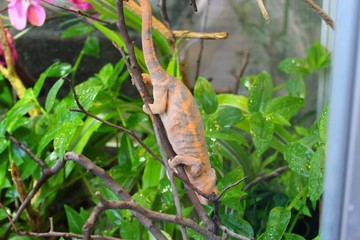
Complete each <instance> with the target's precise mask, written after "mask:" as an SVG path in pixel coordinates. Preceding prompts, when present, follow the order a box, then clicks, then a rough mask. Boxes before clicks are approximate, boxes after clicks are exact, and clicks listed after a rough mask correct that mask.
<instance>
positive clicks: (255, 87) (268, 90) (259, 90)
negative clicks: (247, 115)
mask: <svg viewBox="0 0 360 240" xmlns="http://www.w3.org/2000/svg"><path fill="white" fill-rule="evenodd" d="M272 94H273V83H272V79H271V77H270V75H269V74H268V73H267V72H262V73H260V74H259V75H257V76H256V78H255V79H254V81H253V84H252V86H251V88H250V89H249V102H248V104H249V111H250V112H262V110H263V108H264V107H265V105H266V104H267V103H268V102H269V101H270V99H271V97H272Z"/></svg>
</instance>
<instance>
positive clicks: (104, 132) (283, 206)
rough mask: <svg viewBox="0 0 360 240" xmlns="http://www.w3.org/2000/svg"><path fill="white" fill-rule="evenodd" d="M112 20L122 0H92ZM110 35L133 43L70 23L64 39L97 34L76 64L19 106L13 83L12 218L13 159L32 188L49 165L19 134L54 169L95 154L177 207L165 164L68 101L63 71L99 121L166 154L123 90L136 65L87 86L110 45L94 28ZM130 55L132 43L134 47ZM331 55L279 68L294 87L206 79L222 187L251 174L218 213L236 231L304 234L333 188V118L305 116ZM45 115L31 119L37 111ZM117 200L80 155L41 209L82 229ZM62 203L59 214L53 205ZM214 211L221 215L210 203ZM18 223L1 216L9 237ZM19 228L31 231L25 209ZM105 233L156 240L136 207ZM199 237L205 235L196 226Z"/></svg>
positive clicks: (49, 189) (157, 201)
mask: <svg viewBox="0 0 360 240" xmlns="http://www.w3.org/2000/svg"><path fill="white" fill-rule="evenodd" d="M89 2H90V3H92V4H93V6H94V8H95V10H96V11H97V12H98V13H99V14H100V15H101V17H103V18H105V19H110V20H115V19H116V18H117V15H116V8H115V1H114V0H110V1H108V0H89ZM125 17H126V19H127V24H128V26H130V27H132V28H133V29H135V30H137V31H140V19H139V17H137V16H135V14H133V13H132V12H130V11H129V10H126V16H125ZM95 31H99V32H101V33H102V34H104V35H105V36H106V37H107V38H108V39H109V40H110V41H114V42H115V43H116V44H117V45H119V46H122V47H124V46H125V44H124V41H123V39H122V37H121V36H120V35H119V34H118V33H117V31H115V30H114V29H111V28H110V27H108V26H105V25H103V24H101V23H99V22H95V21H91V20H89V22H88V23H86V24H85V23H78V22H76V23H75V24H73V25H71V26H69V27H68V28H67V29H66V30H65V31H64V32H63V33H62V36H61V37H62V39H65V38H70V37H75V36H86V38H85V39H84V44H83V48H82V49H81V51H80V54H79V56H78V57H77V59H76V61H75V63H74V64H69V63H60V62H57V63H54V64H52V65H51V66H49V67H48V68H47V69H46V70H45V71H44V72H43V73H42V74H41V75H40V77H39V79H38V81H37V82H36V84H35V86H34V87H33V88H29V89H27V91H26V93H25V96H24V97H23V98H22V99H20V100H19V101H17V102H13V99H12V95H11V90H10V88H9V87H8V86H5V83H4V79H3V78H2V77H1V78H0V85H1V86H4V88H3V90H2V91H1V93H0V103H1V109H0V111H1V115H2V116H1V122H0V156H1V159H2V160H1V161H0V196H1V202H2V204H3V205H4V206H5V208H6V209H7V210H9V212H10V213H11V214H13V213H14V211H15V208H14V206H16V205H17V204H18V203H17V202H16V201H15V200H14V199H16V198H17V197H18V196H17V194H18V193H17V189H16V188H15V186H14V185H13V183H12V182H11V175H10V173H9V171H8V169H9V168H11V164H12V163H15V164H16V165H17V167H18V168H19V172H20V175H21V176H20V177H21V179H22V181H23V183H24V184H25V188H26V189H27V190H29V189H32V188H33V186H34V185H35V184H36V182H38V180H39V178H40V176H41V174H42V173H41V169H40V167H39V166H38V165H37V164H36V162H35V161H33V160H32V159H31V158H30V157H29V156H28V155H27V154H25V153H24V151H22V150H20V149H19V148H18V147H17V146H16V145H14V144H13V143H11V141H10V140H9V138H8V134H10V135H12V136H14V137H16V139H18V140H19V141H20V142H21V143H23V144H24V145H25V146H27V147H28V149H29V150H31V151H32V152H34V153H35V155H36V156H37V157H39V158H41V159H44V160H45V163H46V164H47V165H48V166H50V167H51V166H53V165H54V164H55V163H56V162H57V161H60V160H61V159H63V156H64V153H65V152H67V151H75V152H77V153H81V154H84V155H85V156H87V157H88V158H90V159H91V160H92V161H94V163H95V164H97V165H98V166H100V167H102V168H104V169H105V170H106V171H107V172H108V173H109V174H110V175H111V177H112V178H113V179H114V180H115V181H117V182H118V183H119V184H120V185H121V186H122V187H123V188H125V189H126V190H128V191H129V192H130V193H131V194H132V197H133V199H134V200H135V201H136V202H137V203H139V204H140V205H142V206H144V207H146V208H148V209H151V210H153V211H159V212H164V213H169V214H176V211H175V206H174V200H173V195H172V189H171V186H170V183H169V181H168V179H167V176H166V173H165V170H164V168H163V167H162V165H161V164H160V163H159V162H158V161H157V160H155V159H154V158H153V156H152V155H151V154H149V153H148V152H147V151H146V150H145V149H144V148H143V147H142V146H141V145H140V144H138V143H137V142H136V141H135V140H134V138H132V137H130V136H129V135H127V134H125V133H123V132H119V131H117V130H115V129H113V128H111V127H110V126H108V125H106V124H104V123H102V122H99V121H97V120H95V119H94V118H91V117H88V116H85V114H83V113H79V112H76V111H70V109H72V108H78V106H77V104H76V101H75V97H74V93H73V92H69V93H68V94H67V95H66V96H65V97H63V98H59V97H58V95H59V94H58V93H59V91H60V90H61V89H62V88H63V87H64V85H66V84H65V83H66V82H65V79H64V78H63V77H67V76H70V77H71V80H72V81H73V84H74V85H75V92H76V96H77V97H78V100H79V102H80V103H81V105H82V107H83V108H84V109H85V110H87V111H89V112H91V113H92V114H94V115H96V116H97V117H99V118H102V119H104V120H107V121H109V122H111V123H113V124H117V125H121V126H123V127H125V128H127V129H129V130H131V131H133V132H134V133H136V134H137V136H141V138H142V141H143V142H144V143H145V144H146V145H147V146H148V147H149V148H150V149H151V150H152V151H154V152H155V153H156V154H157V155H159V156H160V152H159V149H158V145H157V141H156V139H155V135H154V132H153V130H152V125H151V121H150V119H149V117H148V116H147V115H146V114H145V113H143V111H142V102H141V101H140V100H139V99H135V98H132V97H129V96H125V95H123V94H121V93H120V90H123V89H122V86H123V83H124V82H125V81H127V80H128V79H129V73H128V72H127V71H126V70H125V61H124V60H120V61H119V62H117V63H116V64H115V65H113V64H110V63H108V64H105V65H104V66H103V67H102V68H101V69H100V70H99V72H97V73H95V74H94V75H93V76H92V77H90V78H89V79H87V80H85V81H84V82H82V83H77V82H76V81H75V79H76V77H75V76H76V73H77V70H78V69H79V66H81V64H82V59H83V57H84V56H90V57H99V55H100V43H99V40H98V38H97V37H96V36H95V35H94V34H93V33H95ZM154 39H155V42H156V43H157V44H158V45H159V46H160V52H161V53H162V55H163V56H166V55H168V54H169V53H170V50H169V46H168V43H167V42H166V41H165V40H164V37H163V36H161V34H159V33H157V32H155V33H154ZM164 43H165V44H164ZM125 50H126V49H125ZM135 54H136V57H137V59H138V61H139V63H140V66H141V67H142V68H143V70H144V71H146V69H145V62H144V59H143V53H142V52H141V50H140V49H138V48H135ZM162 62H164V63H165V64H164V65H166V66H167V71H168V72H170V73H171V74H173V75H176V76H177V77H178V78H180V79H181V71H180V67H179V56H178V54H177V52H175V53H174V54H173V55H172V58H171V59H170V61H167V58H166V57H164V58H163V59H162ZM329 62H330V55H329V54H328V53H327V51H326V49H325V48H324V47H322V46H321V45H320V44H318V43H314V44H313V45H312V46H311V47H310V48H309V49H308V50H307V56H306V58H289V59H285V60H283V61H281V62H280V63H279V66H278V67H279V69H280V70H281V71H282V72H284V73H285V74H288V75H289V78H288V80H287V81H286V83H285V84H283V85H280V86H274V82H273V79H272V77H271V76H270V74H269V73H267V72H261V73H259V74H257V75H253V76H247V77H244V78H242V79H241V80H240V81H241V83H242V84H243V86H244V88H245V89H246V90H247V91H248V94H247V96H240V95H234V94H216V92H215V90H214V89H213V87H212V85H211V83H210V82H209V81H208V80H207V79H206V78H204V77H199V78H198V79H197V81H196V84H195V87H194V97H195V100H196V102H197V104H198V106H199V108H200V111H201V113H202V117H203V120H204V126H205V134H206V137H207V143H208V149H209V155H210V160H211V163H212V166H213V167H214V168H215V169H216V172H217V178H218V183H217V186H218V188H219V191H221V190H223V189H225V188H226V187H227V186H229V185H231V184H233V183H234V182H236V181H238V180H240V179H242V178H244V177H245V176H246V177H247V179H246V180H245V181H244V182H242V183H240V184H238V185H237V186H235V187H232V188H231V189H229V190H227V191H226V192H225V194H224V195H223V196H222V198H221V205H220V208H219V217H220V219H221V221H222V223H223V224H224V225H225V226H226V227H228V228H229V229H231V230H233V231H234V232H236V233H239V234H242V235H244V236H246V237H248V238H257V239H303V238H302V237H301V236H299V235H296V234H295V233H293V228H294V226H295V224H296V223H297V222H298V221H300V220H301V217H302V216H311V213H310V210H313V208H314V207H315V206H316V205H317V204H318V201H319V199H320V198H321V194H322V191H323V174H324V164H325V163H324V160H325V149H326V129H327V114H328V108H327V107H326V108H325V110H324V112H323V114H322V115H321V117H320V118H319V120H316V121H315V122H314V124H313V125H312V126H310V127H309V126H304V125H301V122H299V121H298V119H297V118H296V117H298V116H299V115H300V113H299V112H300V110H301V109H302V107H303V104H304V98H305V95H306V84H305V83H306V77H308V76H309V75H311V74H314V73H316V72H317V71H319V70H321V69H323V68H325V67H327V66H329ZM49 78H56V79H57V81H56V82H55V83H54V84H53V86H52V87H51V88H50V90H49V92H48V93H47V96H46V99H45V102H44V104H42V103H41V102H40V100H39V99H38V98H39V95H40V92H41V90H42V89H43V85H44V84H45V81H47V80H48V79H49ZM280 88H286V89H287V91H288V95H286V96H278V95H277V94H276V91H277V90H278V89H280ZM35 106H36V107H38V108H39V109H40V114H39V115H37V116H32V117H30V116H29V115H28V113H29V111H30V110H31V109H33V108H34V107H35ZM284 166H288V168H289V170H288V171H287V172H285V173H283V174H281V175H280V176H278V177H276V178H275V179H273V180H271V181H268V182H260V183H258V184H256V185H254V186H250V185H248V184H249V183H251V182H252V181H253V180H254V179H256V178H257V177H259V176H264V174H265V175H266V174H269V173H272V172H273V171H274V170H276V169H279V168H281V167H284ZM176 187H177V189H178V192H179V196H180V200H181V204H182V208H183V215H184V217H189V218H194V219H196V217H194V209H193V206H192V205H191V204H190V203H189V200H188V198H187V195H186V191H185V190H184V189H183V187H182V184H181V182H180V181H179V180H178V179H177V180H176ZM97 191H99V192H100V193H101V195H102V196H103V197H104V198H105V199H108V200H119V199H118V197H117V195H116V194H115V193H113V192H112V191H111V190H109V189H108V188H107V187H106V186H105V184H104V182H102V180H101V179H99V178H96V177H95V176H93V175H92V174H91V173H89V172H86V171H85V170H84V169H83V168H82V167H80V166H78V165H76V164H74V163H73V162H68V163H66V167H65V168H64V169H63V170H61V171H60V172H59V173H58V174H56V175H55V176H53V177H52V178H51V180H49V181H47V182H46V183H45V184H44V185H43V186H42V188H41V191H40V192H39V193H38V194H37V195H36V197H34V198H33V201H32V203H31V204H32V206H33V207H34V208H35V209H36V210H37V211H38V212H39V215H40V219H41V221H42V222H41V226H44V227H43V229H42V230H43V231H47V229H46V225H45V222H46V221H47V220H46V219H47V218H48V217H49V216H54V219H55V223H54V224H55V226H61V227H62V228H63V229H62V230H63V231H71V232H74V233H81V231H82V230H81V229H82V226H83V224H84V223H85V221H86V220H87V218H88V217H89V215H90V213H91V211H92V209H93V207H94V204H96V203H98V202H99V199H98V198H97V197H95V192H97ZM54 209H55V210H54ZM205 209H206V210H207V211H208V213H212V212H213V211H214V209H213V206H207V207H205ZM6 222H7V219H6V216H5V215H4V214H2V213H1V211H0V226H1V227H0V235H1V234H2V233H3V232H4V231H5V226H6V224H5V223H6ZM19 222H20V223H19V225H20V224H21V225H22V226H24V228H25V229H29V228H30V223H29V221H28V219H27V216H26V214H23V215H22V216H21V217H20V220H19ZM157 224H158V226H159V227H160V228H161V229H162V230H163V231H164V233H165V234H166V235H167V236H169V238H171V237H172V238H174V239H180V236H181V235H180V231H179V228H178V227H177V226H176V225H174V224H172V223H167V222H159V223H157ZM93 232H94V233H96V234H100V233H103V234H109V235H114V236H121V237H122V238H124V239H152V236H150V234H149V233H148V232H147V231H146V230H145V229H144V227H143V226H141V224H140V223H139V222H138V221H137V220H136V219H135V218H133V216H132V214H131V212H130V211H128V210H109V211H106V212H105V213H103V215H101V216H100V217H99V219H98V220H97V224H96V225H95V229H94V231H93ZM188 232H189V235H190V236H191V237H192V238H194V239H201V237H200V236H199V235H198V234H197V233H195V232H193V231H191V230H188Z"/></svg>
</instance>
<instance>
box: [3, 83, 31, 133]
mask: <svg viewBox="0 0 360 240" xmlns="http://www.w3.org/2000/svg"><path fill="white" fill-rule="evenodd" d="M35 105H36V102H35V100H34V95H33V92H32V89H28V90H26V92H25V95H24V97H23V98H22V99H20V100H19V101H18V102H17V103H16V104H15V105H14V106H13V107H12V108H11V109H10V110H9V111H8V112H7V114H6V117H5V118H4V119H3V120H2V121H1V122H0V136H4V134H5V132H6V131H8V132H10V133H11V132H12V131H14V130H15V129H16V128H15V127H16V126H19V125H16V122H17V120H18V119H20V118H21V117H22V116H23V115H25V114H26V113H28V112H29V111H30V110H31V109H32V108H33V107H34V106H35ZM14 126H15V127H14Z"/></svg>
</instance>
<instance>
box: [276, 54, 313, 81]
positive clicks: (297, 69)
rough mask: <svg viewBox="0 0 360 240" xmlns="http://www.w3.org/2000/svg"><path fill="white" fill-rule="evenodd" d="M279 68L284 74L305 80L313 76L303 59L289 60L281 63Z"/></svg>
mask: <svg viewBox="0 0 360 240" xmlns="http://www.w3.org/2000/svg"><path fill="white" fill-rule="evenodd" d="M278 67H279V69H280V70H281V71H283V72H284V73H288V74H291V75H295V76H300V77H303V78H304V77H306V76H308V75H310V74H311V70H310V67H309V64H308V62H307V61H306V60H304V59H302V58H287V59H285V60H283V61H281V62H280V64H279V65H278Z"/></svg>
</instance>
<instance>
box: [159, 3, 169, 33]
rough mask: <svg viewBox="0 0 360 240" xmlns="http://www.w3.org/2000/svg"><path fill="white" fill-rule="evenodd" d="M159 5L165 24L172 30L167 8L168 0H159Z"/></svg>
mask: <svg viewBox="0 0 360 240" xmlns="http://www.w3.org/2000/svg"><path fill="white" fill-rule="evenodd" d="M158 7H159V8H160V14H161V18H162V20H163V22H164V24H165V25H166V26H167V27H168V28H169V30H171V22H170V19H169V15H168V14H167V10H166V0H159V3H158Z"/></svg>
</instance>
